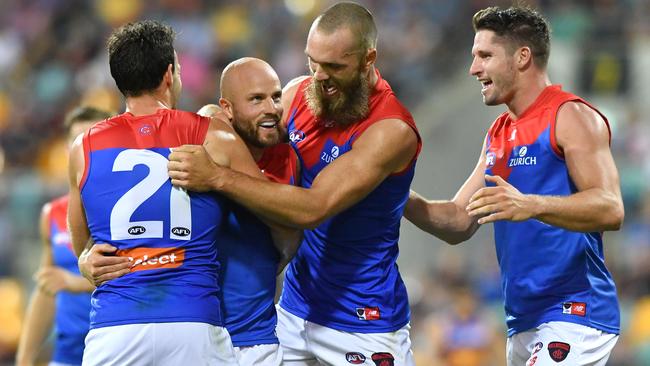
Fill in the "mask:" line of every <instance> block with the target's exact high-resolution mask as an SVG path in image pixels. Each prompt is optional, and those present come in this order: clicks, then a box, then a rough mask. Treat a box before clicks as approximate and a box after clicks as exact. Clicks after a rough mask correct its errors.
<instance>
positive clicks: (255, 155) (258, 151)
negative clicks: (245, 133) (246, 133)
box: [246, 143, 265, 163]
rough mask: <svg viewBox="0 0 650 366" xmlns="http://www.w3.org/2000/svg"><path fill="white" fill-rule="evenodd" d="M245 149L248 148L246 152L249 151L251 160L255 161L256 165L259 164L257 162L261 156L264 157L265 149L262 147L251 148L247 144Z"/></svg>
mask: <svg viewBox="0 0 650 366" xmlns="http://www.w3.org/2000/svg"><path fill="white" fill-rule="evenodd" d="M246 147H248V151H250V153H251V155H252V156H253V160H255V162H256V163H259V161H260V160H261V159H262V155H264V150H265V149H264V148H263V147H257V146H253V145H251V144H249V143H246Z"/></svg>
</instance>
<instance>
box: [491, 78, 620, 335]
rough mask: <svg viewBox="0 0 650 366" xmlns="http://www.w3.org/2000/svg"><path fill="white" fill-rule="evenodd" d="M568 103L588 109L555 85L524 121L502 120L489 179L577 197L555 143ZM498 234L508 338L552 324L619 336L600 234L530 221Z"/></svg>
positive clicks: (500, 227) (503, 226)
mask: <svg viewBox="0 0 650 366" xmlns="http://www.w3.org/2000/svg"><path fill="white" fill-rule="evenodd" d="M567 102H577V103H585V104H587V103H586V102H585V101H584V100H582V99H581V98H579V97H577V96H575V95H572V94H569V93H566V92H563V91H562V90H561V89H560V87H559V86H550V87H547V88H546V89H544V91H543V92H542V93H541V95H540V96H539V97H538V98H537V100H536V101H535V102H534V103H533V105H532V106H531V107H529V108H528V109H527V110H526V111H525V112H524V113H523V114H522V116H521V117H520V118H519V119H517V120H512V119H511V117H510V116H509V115H508V114H507V113H504V114H503V115H502V116H500V117H499V118H497V120H496V121H495V122H494V124H493V125H492V127H491V128H490V130H489V131H488V137H487V144H486V151H485V154H486V156H485V160H486V174H490V175H499V176H501V177H502V178H503V179H505V180H506V181H507V182H508V183H510V184H512V185H513V186H514V187H515V188H517V189H518V190H519V191H521V192H522V193H524V194H539V195H556V196H567V195H570V194H573V193H575V192H576V191H577V189H576V187H575V185H574V183H573V181H572V180H571V177H570V176H569V173H568V169H567V166H566V163H565V161H564V158H563V156H562V151H561V149H560V148H559V147H558V146H557V143H556V141H555V123H556V119H557V113H558V110H559V108H560V106H562V105H563V104H564V103H567ZM587 105H588V104H587ZM592 108H593V107H592ZM603 118H604V116H603ZM605 121H606V119H605ZM494 229H495V242H496V250H497V258H498V261H499V265H500V267H501V275H502V284H503V289H504V295H505V307H506V321H507V324H508V333H509V335H512V334H515V333H518V332H522V331H525V330H527V329H530V328H533V327H535V326H537V325H539V324H541V323H544V322H548V321H567V322H573V323H578V324H582V325H586V326H590V327H593V328H597V329H600V330H603V331H606V332H609V333H618V330H619V311H618V302H617V299H616V288H615V286H614V282H613V281H612V278H611V275H610V274H609V272H608V271H607V269H606V268H605V263H604V256H603V246H602V235H601V233H580V232H572V231H568V230H565V229H562V228H558V227H555V226H551V225H548V224H545V223H543V222H541V221H538V220H533V219H531V220H527V221H523V222H510V221H499V222H496V223H495V225H494ZM585 309H586V310H585Z"/></svg>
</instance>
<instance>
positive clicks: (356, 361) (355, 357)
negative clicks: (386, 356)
mask: <svg viewBox="0 0 650 366" xmlns="http://www.w3.org/2000/svg"><path fill="white" fill-rule="evenodd" d="M345 360H346V361H348V363H351V364H353V365H361V364H362V363H364V362H366V356H364V355H363V354H362V353H359V352H348V353H346V354H345Z"/></svg>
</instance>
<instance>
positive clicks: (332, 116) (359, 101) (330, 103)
mask: <svg viewBox="0 0 650 366" xmlns="http://www.w3.org/2000/svg"><path fill="white" fill-rule="evenodd" d="M332 84H333V85H334V86H336V88H337V89H338V93H337V95H334V96H332V97H330V96H326V95H325V93H324V87H325V86H328V85H332ZM305 99H306V100H307V106H309V109H311V111H312V113H314V115H315V116H316V117H317V118H318V120H319V121H320V122H321V123H324V124H328V123H333V124H334V125H335V126H348V125H351V124H352V123H355V122H357V121H361V120H363V119H365V118H366V117H367V116H368V113H369V112H370V103H369V100H370V86H369V85H368V77H367V76H366V74H365V73H363V72H361V71H359V73H358V74H357V76H356V77H354V78H352V79H351V80H348V81H343V80H337V79H334V78H329V79H327V80H325V81H318V80H316V79H315V78H313V77H312V79H311V82H310V83H309V85H308V86H307V88H306V89H305Z"/></svg>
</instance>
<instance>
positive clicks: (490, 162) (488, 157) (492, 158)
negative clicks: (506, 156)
mask: <svg viewBox="0 0 650 366" xmlns="http://www.w3.org/2000/svg"><path fill="white" fill-rule="evenodd" d="M496 160H497V154H495V153H493V152H492V151H490V152H489V153H487V154H485V168H486V169H490V168H492V167H493V166H494V163H495V162H496Z"/></svg>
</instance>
